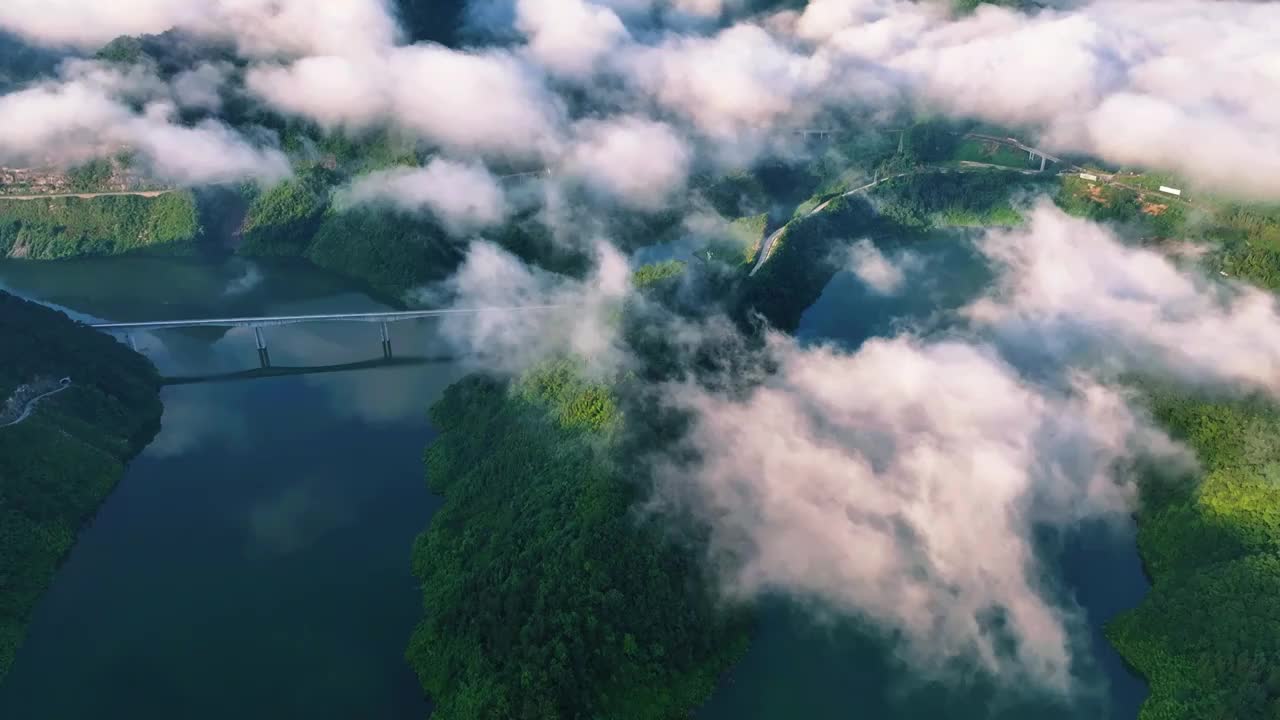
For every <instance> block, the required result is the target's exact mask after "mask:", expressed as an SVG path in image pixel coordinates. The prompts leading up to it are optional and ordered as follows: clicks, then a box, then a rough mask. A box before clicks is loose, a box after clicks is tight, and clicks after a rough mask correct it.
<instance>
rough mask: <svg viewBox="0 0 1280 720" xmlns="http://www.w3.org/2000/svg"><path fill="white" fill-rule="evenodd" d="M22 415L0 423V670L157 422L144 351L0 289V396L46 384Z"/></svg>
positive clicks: (152, 375) (153, 382)
mask: <svg viewBox="0 0 1280 720" xmlns="http://www.w3.org/2000/svg"><path fill="white" fill-rule="evenodd" d="M63 377H70V378H71V381H72V384H71V386H70V387H69V388H67V389H66V390H64V391H62V392H59V393H57V394H56V395H52V396H49V397H47V398H45V399H44V400H42V401H41V402H40V404H39V405H38V406H37V407H36V409H35V411H34V412H33V413H32V414H31V415H30V417H28V418H27V419H26V420H25V421H23V422H21V423H19V424H17V425H10V426H8V427H0V679H3V677H4V675H5V674H6V673H7V672H8V670H9V667H10V666H11V664H12V663H13V659H14V654H15V653H16V652H17V650H18V647H19V646H20V645H21V642H22V637H23V633H24V631H25V628H26V624H27V620H28V618H29V617H30V615H31V611H32V609H33V608H34V607H35V605H36V602H37V600H38V599H39V597H40V594H41V593H42V592H43V591H44V589H45V588H46V587H47V586H48V584H49V583H50V582H51V581H52V579H53V575H54V571H55V570H56V568H57V566H58V563H59V562H60V561H61V560H62V558H63V557H64V556H65V555H66V553H67V552H68V551H69V550H70V549H71V545H72V543H73V542H74V541H75V535H76V532H77V531H78V530H79V529H80V527H81V526H82V525H83V524H84V523H85V522H86V521H87V520H88V519H89V518H90V517H92V515H93V513H94V511H95V510H96V509H97V507H98V505H99V504H100V503H101V502H102V500H103V499H104V498H106V496H107V494H108V493H110V492H111V489H112V488H113V487H115V484H116V482H117V481H119V479H120V476H121V474H122V473H123V472H124V464H125V463H126V462H128V460H129V459H130V458H132V457H133V456H134V455H136V454H137V453H138V452H139V451H141V449H142V448H143V447H144V446H145V445H146V444H147V443H148V442H150V439H151V437H152V436H153V435H154V434H155V432H156V430H158V429H159V424H160V413H161V406H160V397H159V387H160V378H159V376H158V374H157V373H156V370H155V368H154V367H153V366H152V365H151V363H150V362H148V361H147V360H146V358H144V357H142V356H141V355H138V354H137V353H134V352H132V351H130V350H129V349H128V348H127V347H125V346H124V345H122V344H121V343H119V342H117V341H116V340H115V339H114V338H111V337H109V336H107V335H104V334H102V333H99V332H97V331H95V330H91V329H89V328H87V327H85V326H83V325H80V324H78V323H75V322H73V321H71V320H70V319H68V318H67V317H66V316H65V315H63V314H62V313H60V312H57V311H54V310H50V309H48V308H46V307H44V306H42V305H37V304H35V303H30V302H26V301H24V300H21V299H18V298H16V297H14V296H12V295H9V294H8V293H4V292H0V403H3V402H4V400H5V399H6V398H9V397H10V395H11V394H12V393H13V392H14V390H15V388H17V387H18V386H19V385H23V384H30V383H39V382H41V381H43V382H45V383H56V382H57V380H59V379H61V378H63Z"/></svg>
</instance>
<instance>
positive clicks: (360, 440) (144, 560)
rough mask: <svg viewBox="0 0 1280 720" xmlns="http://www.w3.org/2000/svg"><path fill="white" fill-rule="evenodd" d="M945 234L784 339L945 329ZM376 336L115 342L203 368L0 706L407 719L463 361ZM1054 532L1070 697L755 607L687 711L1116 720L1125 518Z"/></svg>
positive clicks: (90, 540) (214, 282)
mask: <svg viewBox="0 0 1280 720" xmlns="http://www.w3.org/2000/svg"><path fill="white" fill-rule="evenodd" d="M957 247H958V246H956V245H955V244H954V243H938V244H936V245H934V246H930V247H926V248H925V252H927V253H928V254H929V261H930V262H931V263H936V264H937V269H939V270H941V271H942V274H941V275H939V276H938V279H937V280H935V281H933V283H934V284H933V285H930V286H926V287H921V288H918V290H919V291H918V292H913V293H908V294H906V295H904V296H903V297H902V298H898V299H894V298H882V297H878V296H875V295H874V294H871V293H869V292H867V291H866V289H865V288H864V287H863V286H862V285H861V284H860V283H859V282H858V281H857V280H856V278H854V277H853V276H852V275H850V274H841V275H839V276H837V277H836V278H835V279H834V280H833V281H832V283H831V285H830V286H829V287H828V288H827V290H826V292H825V294H824V295H823V297H822V298H821V299H820V300H819V301H818V302H817V303H815V305H814V306H813V308H811V309H810V311H809V312H808V313H807V314H806V316H805V319H804V323H803V327H802V328H801V331H800V332H799V333H798V334H799V336H800V337H801V338H802V340H804V341H807V342H815V341H824V340H825V341H832V342H838V343H840V344H843V345H845V346H847V347H855V346H856V345H857V344H858V343H860V342H861V341H862V340H863V339H865V338H866V337H869V336H872V335H878V334H889V333H892V332H897V331H899V330H901V329H903V328H905V327H916V328H929V327H934V326H943V325H945V324H946V322H947V320H946V317H945V314H944V315H939V314H938V312H937V308H939V307H943V308H946V307H955V306H957V305H958V304H960V303H961V302H963V299H964V298H965V297H968V296H969V295H970V294H971V293H972V292H973V291H976V289H977V288H979V287H981V286H982V283H983V282H984V281H985V277H984V275H983V272H982V268H981V267H980V266H979V265H978V264H976V261H975V260H974V259H973V258H972V257H971V256H970V255H967V254H966V252H965V251H964V250H963V248H962V247H960V248H959V249H957ZM0 288H3V289H6V290H9V291H11V292H15V293H17V294H20V295H23V296H25V297H28V298H32V299H39V300H41V301H44V302H48V303H52V304H56V305H58V306H60V307H63V308H65V309H69V310H71V311H74V313H79V314H80V315H79V317H81V318H101V319H109V320H115V321H130V320H164V319H179V318H193V317H211V316H240V315H259V314H306V313H321V312H359V311H365V310H375V309H383V307H384V306H382V305H381V304H379V303H378V302H377V301H375V300H373V299H371V298H370V297H369V296H367V295H366V294H364V293H362V292H360V291H359V290H357V289H355V288H353V287H351V286H350V285H348V284H347V283H345V282H343V281H340V280H337V279H334V278H333V277H332V276H330V275H328V274H325V273H322V272H320V271H318V270H315V269H314V268H311V267H309V266H305V265H294V264H279V265H277V264H271V263H246V262H243V261H239V260H231V261H210V260H199V259H144V258H130V259H110V260H86V261H75V262H66V263H4V262H0ZM392 327H393V330H392V332H393V345H394V347H395V351H396V355H397V357H399V358H403V359H405V364H402V365H395V366H378V367H360V368H358V369H349V370H345V371H341V372H327V373H307V374H302V373H300V374H295V375H287V376H281V377H269V378H243V377H241V378H235V373H237V372H238V371H244V370H251V369H253V368H256V367H257V356H256V353H255V349H254V341H253V335H252V332H251V331H244V330H233V331H230V332H223V331H220V330H219V331H166V332H161V333H141V334H139V335H138V336H137V337H136V339H137V341H138V343H139V348H140V349H141V350H142V351H143V352H144V353H146V354H147V356H148V357H150V358H151V359H152V360H153V361H154V362H155V363H156V364H157V366H158V367H159V368H160V370H161V372H162V374H164V375H167V376H182V377H186V378H207V379H209V380H210V381H206V382H194V383H190V384H181V385H172V386H169V387H166V388H165V389H164V391H163V400H164V403H165V415H164V420H163V428H162V430H161V432H160V434H159V435H158V436H157V437H156V439H155V441H154V442H153V443H152V444H151V445H150V446H149V447H148V448H147V449H146V451H145V452H144V453H143V454H142V455H141V456H140V457H138V458H137V459H136V460H135V461H134V462H133V463H132V464H131V465H130V467H129V468H128V471H127V472H126V474H125V477H124V479H123V480H122V482H121V483H120V486H119V487H118V489H117V490H116V492H115V493H113V494H112V495H111V496H110V498H109V499H108V500H107V501H106V502H105V503H104V505H103V506H102V508H101V511H100V512H99V514H98V516H97V517H96V519H95V520H94V521H93V522H92V524H90V525H89V526H88V527H86V528H85V529H84V531H83V532H82V533H81V534H80V537H79V541H78V543H77V544H76V546H75V548H74V550H73V551H72V553H71V555H70V557H69V558H68V560H67V562H66V564H65V565H64V566H63V567H62V568H61V570H60V571H59V573H58V576H57V578H56V580H55V582H54V583H53V585H52V587H51V588H50V590H49V592H48V593H47V594H46V596H45V597H44V598H43V599H42V601H41V603H40V605H39V607H38V609H37V611H36V614H35V617H34V620H33V622H32V624H31V627H30V633H29V635H28V637H27V640H26V643H25V645H24V646H23V648H22V650H21V651H20V653H19V655H18V658H17V662H16V665H15V667H14V669H13V671H12V673H11V674H10V675H9V677H8V679H7V680H6V682H5V683H4V684H3V686H0V718H5V719H6V720H9V719H14V720H28V719H29V720H90V719H92V720H117V719H119V720H162V719H163V720H172V719H174V718H184V719H191V720H204V719H206V718H208V719H211V720H212V719H214V718H217V719H219V720H222V719H225V718H237V720H257V719H259V718H261V719H263V720H266V719H272V720H279V719H281V718H309V719H312V720H327V719H335V720H336V719H339V718H341V719H352V718H361V719H363V718H371V719H375V720H380V719H384V718H385V719H389V720H401V719H404V720H408V719H410V718H422V717H425V716H426V715H427V713H428V712H429V705H428V703H427V701H426V700H425V699H424V698H423V697H422V694H421V692H420V690H419V688H418V685H417V682H416V680H415V678H414V677H413V675H412V673H411V671H410V670H409V668H408V666H407V665H406V664H405V662H404V660H403V651H404V647H405V645H406V644H407V642H408V638H409V634H410V632H411V631H412V628H413V625H414V623H415V622H416V620H417V618H418V617H419V615H420V607H419V603H420V598H421V596H420V594H419V591H418V588H417V587H416V583H415V581H414V579H413V577H412V575H411V573H410V571H409V552H410V546H411V543H412V541H413V538H414V536H415V535H416V534H417V533H418V532H420V531H421V530H422V529H423V528H424V527H425V526H426V524H427V523H428V521H429V519H430V517H431V514H432V512H433V511H434V510H435V508H436V507H438V505H439V503H440V500H439V499H438V498H435V497H433V496H431V495H430V493H429V492H428V491H427V489H426V487H425V484H424V482H423V478H422V463H421V457H422V450H423V447H424V445H425V444H426V443H427V442H428V441H429V440H430V439H431V437H432V429H431V427H430V424H429V423H428V421H427V416H426V409H427V407H428V406H429V405H430V404H431V403H432V402H433V401H434V400H435V398H437V397H438V396H439V394H440V393H441V391H442V390H443V389H444V388H445V387H446V386H447V385H448V384H449V383H451V382H453V381H454V380H456V379H458V378H459V377H461V376H462V375H463V374H465V368H463V367H461V366H460V365H458V364H457V363H453V362H449V361H441V360H432V359H431V358H438V357H439V356H441V354H442V353H443V352H444V350H445V348H444V347H443V345H442V343H440V342H439V340H438V339H437V338H436V337H435V336H434V326H433V325H432V322H431V321H421V322H414V323H399V324H396V325H393V326H392ZM268 341H269V346H270V352H271V359H272V363H273V365H274V366H275V367H276V368H286V367H299V368H302V367H315V366H340V365H343V364H348V363H358V362H360V361H366V360H376V359H377V358H380V357H381V348H380V345H379V336H378V329H377V326H376V325H357V324H352V325H342V324H325V325H310V326H295V327H285V328H273V329H271V330H270V331H269V333H268ZM227 376H230V377H227ZM218 378H224V379H222V380H220V381H212V380H217V379H218ZM1063 548H1065V549H1064V550H1063V551H1062V552H1058V553H1055V554H1054V555H1053V557H1052V558H1050V560H1051V562H1050V563H1049V566H1050V567H1051V568H1052V569H1053V572H1054V573H1055V576H1056V578H1057V580H1058V581H1059V584H1060V587H1061V592H1062V593H1063V597H1064V599H1065V601H1068V602H1078V603H1079V604H1080V605H1081V606H1082V607H1083V609H1084V612H1085V613H1086V615H1087V617H1088V620H1089V623H1090V629H1089V632H1088V633H1087V634H1082V636H1081V637H1080V638H1077V642H1078V644H1079V648H1078V653H1077V655H1078V657H1079V658H1080V661H1079V664H1080V668H1078V675H1079V676H1080V678H1081V679H1082V687H1087V688H1088V689H1089V692H1087V693H1081V697H1075V698H1072V699H1071V700H1070V702H1064V701H1062V700H1055V699H1051V698H1043V697H1037V696H1036V695H1035V693H1034V692H1031V691H1028V690H1026V689H1017V688H1013V689H1011V688H997V687H991V686H987V685H984V684H982V683H960V684H958V685H957V684H941V683H937V682H935V681H934V679H933V678H923V677H919V676H918V675H917V674H915V673H913V672H912V670H911V668H910V667H908V666H906V665H904V664H903V663H901V662H899V661H898V660H897V659H896V655H895V653H894V651H893V648H892V646H891V644H889V643H887V642H885V641H883V640H881V639H879V638H878V637H877V636H876V635H875V633H873V632H869V631H867V630H866V629H865V628H860V627H858V626H856V625H853V624H851V623H845V624H840V625H831V624H817V623H815V622H814V621H813V620H812V615H811V614H809V613H806V612H803V611H802V610H801V609H799V608H797V607H796V606H794V605H793V604H791V603H789V602H787V601H786V600H785V599H777V600H776V601H771V602H768V603H766V607H765V608H764V610H763V612H762V614H761V622H760V627H759V632H758V634H757V636H756V638H755V642H754V643H753V645H752V648H751V650H750V651H749V653H748V655H747V657H746V658H745V659H744V660H743V662H742V663H741V664H740V665H739V666H738V667H737V668H735V669H734V670H733V671H732V673H730V675H729V676H728V677H727V678H726V681H725V683H724V684H723V686H722V687H721V688H720V689H719V690H718V691H717V693H716V694H715V696H714V697H713V698H712V700H711V701H710V702H709V703H708V705H707V706H706V707H705V708H703V709H702V711H701V712H700V713H699V715H698V716H699V717H701V718H704V719H706V720H752V719H761V720H763V719H772V718H778V719H783V718H806V719H812V720H825V719H828V718H830V719H832V720H835V719H837V718H841V719H843V718H849V719H868V720H907V719H909V718H910V719H914V718H931V719H942V718H956V719H957V720H961V719H963V720H980V719H983V718H1001V719H1003V718H1010V719H1011V718H1026V717H1031V718H1036V720H1054V719H1056V718H1081V719H1082V720H1083V719H1084V718H1090V719H1091V720H1092V719H1093V718H1100V719H1101V718H1115V719H1116V720H1130V719H1131V718H1134V717H1136V713H1137V707H1138V705H1139V704H1140V703H1141V700H1142V698H1143V696H1144V694H1145V689H1144V687H1143V685H1142V683H1141V682H1140V681H1139V680H1138V679H1137V678H1135V677H1133V676H1132V675H1130V674H1129V673H1128V672H1127V671H1126V670H1125V669H1124V667H1123V666H1122V664H1121V663H1120V661H1119V658H1118V657H1117V656H1116V655H1115V654H1114V653H1113V652H1111V651H1110V649H1109V647H1108V646H1106V644H1105V642H1104V641H1103V640H1102V638H1101V635H1100V628H1101V624H1102V623H1103V622H1105V620H1106V619H1108V618H1110V617H1112V616H1113V615H1114V614H1115V613H1117V612H1119V611H1121V610H1123V609H1126V608H1128V607H1132V606H1133V605H1135V604H1137V602H1139V601H1140V600H1141V598H1142V596H1143V594H1144V593H1145V591H1146V583H1145V580H1144V578H1143V576H1142V572H1141V567H1140V563H1139V561H1138V557H1137V554H1136V552H1135V550H1134V546H1133V537H1132V531H1131V529H1130V530H1124V529H1121V530H1119V531H1114V530H1111V531H1106V532H1103V531H1101V530H1095V531H1089V532H1081V533H1079V534H1078V535H1077V536H1074V537H1072V538H1067V539H1066V541H1065V542H1064V544H1063Z"/></svg>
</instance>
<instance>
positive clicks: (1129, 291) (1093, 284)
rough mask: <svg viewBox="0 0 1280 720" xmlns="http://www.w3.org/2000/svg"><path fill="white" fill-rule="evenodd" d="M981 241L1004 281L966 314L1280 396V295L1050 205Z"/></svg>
mask: <svg viewBox="0 0 1280 720" xmlns="http://www.w3.org/2000/svg"><path fill="white" fill-rule="evenodd" d="M979 249H980V250H981V251H982V252H983V253H984V254H985V255H986V256H987V257H988V258H990V259H991V260H992V261H994V263H995V264H996V265H997V268H998V269H999V272H1000V277H999V279H998V282H997V289H996V290H995V291H994V292H993V293H992V294H990V295H989V296H987V297H984V298H982V299H980V300H978V301H976V302H975V303H973V304H972V305H971V306H970V307H968V308H967V309H966V311H965V312H966V314H967V315H968V316H969V317H970V318H971V320H972V321H973V322H974V323H975V324H977V325H978V326H980V327H986V328H991V329H993V330H994V331H995V332H996V333H997V334H998V335H999V336H1000V337H1001V338H1002V339H1003V340H1005V341H1007V342H1010V343H1012V344H1014V345H1015V346H1017V347H1021V348H1035V349H1037V350H1038V351H1039V352H1042V353H1047V354H1050V355H1054V356H1058V357H1060V358H1062V359H1064V360H1065V361H1070V362H1076V363H1081V362H1084V363H1101V364H1103V365H1105V366H1107V367H1109V368H1111V369H1115V370H1120V371H1125V370H1132V371H1147V372H1158V371H1162V372H1166V373H1171V374H1173V375H1175V376H1177V377H1179V378H1182V379H1185V380H1193V381H1201V382H1215V383H1224V384H1237V383H1240V384H1244V385H1247V386H1252V387H1254V388H1258V389H1264V390H1268V391H1270V392H1271V393H1273V394H1277V395H1280V310H1278V309H1277V307H1276V301H1275V298H1274V296H1273V295H1271V294H1270V293H1266V292H1263V291H1261V290H1258V289H1257V288H1254V287H1251V286H1244V285H1235V286H1231V285H1227V284H1224V283H1218V282H1211V281H1210V280H1208V279H1206V278H1205V277H1203V276H1201V275H1199V274H1198V273H1197V272H1196V271H1194V270H1191V271H1188V270H1183V269H1180V268H1179V267H1178V266H1177V265H1175V264H1174V261H1173V260H1171V259H1170V258H1169V257H1167V256H1165V255H1163V254H1161V253H1158V252H1155V251H1153V250H1147V249H1143V248H1138V247H1130V246H1126V245H1124V244H1123V243H1121V242H1120V240H1119V239H1118V238H1116V236H1115V235H1114V234H1113V233H1111V232H1110V231H1109V230H1107V229H1106V228H1103V227H1101V226H1099V225H1097V224H1094V223H1091V222H1088V221H1085V220H1079V219H1075V218H1071V217H1068V216H1066V215H1064V214H1063V213H1062V212H1061V211H1059V210H1057V209H1056V208H1054V207H1053V206H1052V205H1050V204H1049V203H1047V202H1044V203H1042V204H1041V205H1039V206H1038V207H1037V208H1036V209H1035V210H1034V211H1032V213H1031V215H1030V221H1029V223H1028V224H1027V225H1026V227H1023V228H1019V229H1016V230H1011V231H993V232H990V233H988V235H987V236H986V238H985V239H984V240H982V241H981V242H980V243H979Z"/></svg>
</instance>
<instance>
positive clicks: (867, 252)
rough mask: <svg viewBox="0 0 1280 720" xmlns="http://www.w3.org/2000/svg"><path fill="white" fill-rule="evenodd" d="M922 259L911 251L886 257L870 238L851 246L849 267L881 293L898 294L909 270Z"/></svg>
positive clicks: (868, 285)
mask: <svg viewBox="0 0 1280 720" xmlns="http://www.w3.org/2000/svg"><path fill="white" fill-rule="evenodd" d="M919 263H920V259H919V257H918V256H916V255H914V254H912V253H910V252H902V253H899V254H898V255H897V256H896V257H893V258H889V257H886V256H885V254H884V253H882V252H880V248H878V247H876V244H875V243H874V242H872V241H871V240H869V239H865V238H864V239H862V240H859V241H858V242H856V243H854V244H853V246H851V247H850V248H849V267H850V268H851V269H852V270H853V274H854V275H856V276H857V277H858V279H859V280H861V281H862V282H863V284H865V285H866V286H867V287H869V288H871V290H873V291H874V292H876V293H878V294H880V295H896V294H898V292H899V291H901V290H902V286H903V284H904V283H905V282H906V280H907V272H908V271H910V270H913V269H915V268H917V267H918V266H919Z"/></svg>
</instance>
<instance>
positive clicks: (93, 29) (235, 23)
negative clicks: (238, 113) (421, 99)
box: [0, 0, 399, 55]
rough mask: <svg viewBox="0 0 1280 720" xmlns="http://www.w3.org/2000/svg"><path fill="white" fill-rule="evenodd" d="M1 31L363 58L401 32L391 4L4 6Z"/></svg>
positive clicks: (194, 1) (141, 0)
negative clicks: (164, 37)
mask: <svg viewBox="0 0 1280 720" xmlns="http://www.w3.org/2000/svg"><path fill="white" fill-rule="evenodd" d="M0 29H3V30H8V31H10V32H13V33H15V34H18V35H21V36H23V37H25V38H27V39H28V40H32V41H35V42H39V43H44V44H48V45H78V46H81V47H85V48H94V47H97V46H101V45H103V44H105V43H107V42H109V41H110V40H112V39H114V38H116V37H118V36H120V35H142V34H159V33H162V32H165V31H166V30H171V29H178V30H183V31H186V32H189V33H193V34H196V35H201V36H205V37H210V38H214V39H222V40H232V41H234V42H235V43H236V44H237V45H238V46H239V47H240V48H241V50H243V51H245V52H247V53H250V54H256V55H276V54H285V55H308V54H321V53H337V54H341V53H348V52H364V51H368V50H372V49H375V48H380V47H386V46H389V45H391V44H392V43H393V42H394V41H395V39H396V37H397V35H398V33H399V30H398V28H397V27H396V23H395V19H394V17H393V16H392V14H391V12H390V11H389V6H388V4H387V2H386V0H338V1H335V2H314V1H313V0H112V1H111V2H103V1H102V0H5V2H4V3H2V4H0Z"/></svg>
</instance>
